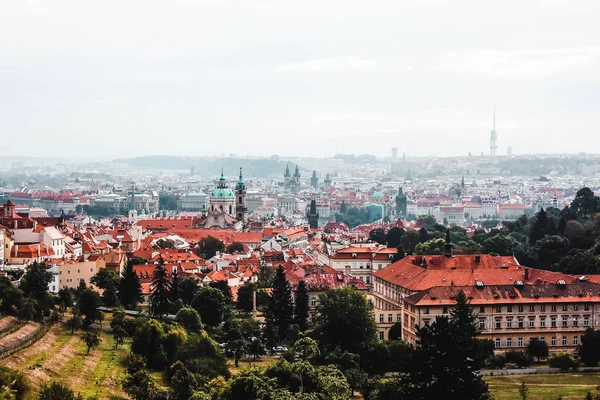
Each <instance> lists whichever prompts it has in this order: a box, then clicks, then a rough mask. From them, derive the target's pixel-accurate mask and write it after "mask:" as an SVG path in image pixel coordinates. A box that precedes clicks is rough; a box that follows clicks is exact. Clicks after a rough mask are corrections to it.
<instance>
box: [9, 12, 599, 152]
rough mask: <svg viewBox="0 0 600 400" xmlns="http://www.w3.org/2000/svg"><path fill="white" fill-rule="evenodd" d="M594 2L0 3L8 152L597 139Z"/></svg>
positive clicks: (559, 143) (562, 146)
mask: <svg viewBox="0 0 600 400" xmlns="http://www.w3.org/2000/svg"><path fill="white" fill-rule="evenodd" d="M598 12H600V4H599V3H597V2H593V1H581V2H577V3H574V2H568V1H563V0H550V1H544V2H536V3H533V2H517V1H506V2H502V3H495V4H494V5H491V3H482V2H478V1H458V2H448V4H446V2H443V1H423V2H418V3H415V4H411V3H407V2H397V1H374V2H369V3H364V2H359V1H344V2H342V1H326V2H322V1H321V2H317V1H305V2H301V3H298V2H288V1H280V2H267V1H255V2H252V3H251V4H250V3H245V2H243V3H238V2H231V1H217V0H214V1H201V2H193V1H172V2H168V3H164V2H158V1H144V2H142V1H131V2H117V1H114V0H109V1H104V2H99V3H85V4H84V3H83V2H76V1H74V0H70V1H67V0H55V1H47V0H29V1H19V2H5V3H4V4H2V5H0V35H2V37H3V38H5V40H3V41H2V42H1V43H0V50H1V52H0V73H1V74H2V77H3V79H0V121H2V123H1V124H0V137H2V138H4V139H5V138H14V139H15V141H14V144H13V145H11V146H10V152H11V153H10V155H13V156H37V157H61V156H62V157H68V156H67V154H69V155H73V154H74V153H75V154H76V157H82V158H85V157H86V156H89V157H93V158H106V159H115V158H123V157H136V156H145V155H167V154H169V155H181V156H189V157H194V156H221V155H225V156H228V155H229V154H230V153H235V154H236V155H237V156H239V157H245V156H248V155H252V156H257V155H260V156H264V157H269V156H270V155H272V154H278V155H279V156H280V157H319V158H322V157H325V156H333V155H334V154H337V153H345V154H350V153H354V154H373V155H376V156H378V157H386V156H389V155H390V152H391V148H392V147H397V148H398V151H399V154H400V155H401V154H402V153H403V152H406V154H407V155H408V156H420V157H429V156H437V157H446V156H466V155H467V154H468V153H469V152H471V153H472V154H473V156H478V155H480V154H481V152H483V153H484V154H488V153H489V132H490V129H491V128H492V119H493V112H494V107H495V108H496V129H497V132H498V154H499V155H504V154H506V149H507V147H508V146H511V147H512V148H513V152H514V154H515V155H521V154H544V153H549V154H564V153H570V154H578V153H580V152H586V153H592V154H593V153H596V152H597V150H596V149H598V148H600V137H599V136H598V135H595V133H596V132H595V131H596V130H597V128H594V127H597V126H599V125H600V124H599V119H600V117H599V116H598V112H597V110H598V107H599V106H600V90H599V89H600V87H599V86H600V77H599V76H598V74H597V71H598V69H599V67H600V27H598V25H597V23H596V18H595V17H596V16H597V15H598Z"/></svg>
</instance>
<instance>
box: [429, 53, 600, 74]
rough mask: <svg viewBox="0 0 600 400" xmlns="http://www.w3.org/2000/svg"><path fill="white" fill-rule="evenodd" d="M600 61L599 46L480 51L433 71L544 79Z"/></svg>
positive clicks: (458, 55)
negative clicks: (441, 70) (444, 70)
mask: <svg viewBox="0 0 600 400" xmlns="http://www.w3.org/2000/svg"><path fill="white" fill-rule="evenodd" d="M598 58H600V46H585V47H570V48H563V49H546V50H494V49H479V50H472V51H459V52H451V53H449V54H448V56H447V57H446V59H445V60H444V61H443V62H442V64H441V65H439V66H438V67H437V68H435V69H440V68H441V69H446V68H448V69H454V70H456V71H460V72H466V73H472V74H478V75H487V76H492V77H496V78H546V77H549V76H553V75H556V74H558V73H561V72H563V71H566V70H569V69H573V68H579V67H586V66H589V65H592V64H594V63H595V62H597V60H598Z"/></svg>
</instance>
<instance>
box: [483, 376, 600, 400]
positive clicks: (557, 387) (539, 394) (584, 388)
mask: <svg viewBox="0 0 600 400" xmlns="http://www.w3.org/2000/svg"><path fill="white" fill-rule="evenodd" d="M484 379H485V381H486V382H487V383H488V384H489V388H490V392H491V393H492V394H493V395H494V397H495V398H496V399H497V400H520V399H521V397H520V395H519V386H520V385H521V383H522V382H525V383H526V384H527V386H528V388H529V397H528V400H555V399H557V398H558V396H562V398H563V400H574V399H577V400H583V399H584V398H585V395H586V393H587V392H592V394H595V393H597V390H596V388H597V387H598V386H599V385H600V373H598V372H593V373H565V374H544V375H509V376H488V377H484Z"/></svg>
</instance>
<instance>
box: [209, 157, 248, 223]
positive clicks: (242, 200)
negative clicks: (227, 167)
mask: <svg viewBox="0 0 600 400" xmlns="http://www.w3.org/2000/svg"><path fill="white" fill-rule="evenodd" d="M247 210H248V209H247V207H246V184H245V183H244V180H243V177H242V169H241V168H240V177H239V179H238V182H237V184H236V186H235V191H234V190H232V189H230V188H229V184H228V183H227V180H226V179H225V176H224V174H223V171H221V177H220V178H219V180H218V181H217V187H216V188H215V189H213V191H212V192H211V193H210V199H209V211H210V213H226V214H229V215H231V216H233V217H234V218H236V219H237V220H238V221H242V222H246V218H247V215H246V214H247Z"/></svg>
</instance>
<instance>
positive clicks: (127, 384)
mask: <svg viewBox="0 0 600 400" xmlns="http://www.w3.org/2000/svg"><path fill="white" fill-rule="evenodd" d="M123 390H124V391H125V393H127V395H128V396H129V397H131V398H132V399H133V400H153V399H155V398H156V396H157V394H158V386H157V385H156V382H154V379H152V377H151V376H150V374H148V372H146V371H144V370H140V371H136V372H134V373H132V374H129V373H128V374H127V375H125V379H124V380H123Z"/></svg>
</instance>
